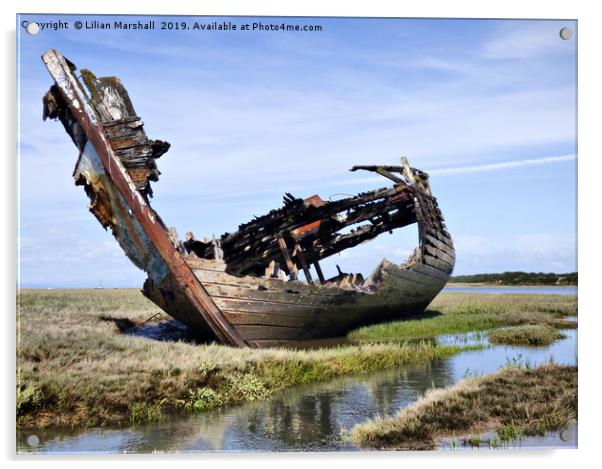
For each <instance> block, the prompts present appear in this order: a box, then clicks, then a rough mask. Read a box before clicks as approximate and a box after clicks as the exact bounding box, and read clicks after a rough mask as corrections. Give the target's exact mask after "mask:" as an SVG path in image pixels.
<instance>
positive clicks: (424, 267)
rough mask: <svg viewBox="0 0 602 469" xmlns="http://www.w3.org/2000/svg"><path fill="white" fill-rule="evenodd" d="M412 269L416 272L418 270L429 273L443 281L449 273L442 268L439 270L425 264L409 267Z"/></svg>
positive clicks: (447, 277) (425, 273) (446, 279)
mask: <svg viewBox="0 0 602 469" xmlns="http://www.w3.org/2000/svg"><path fill="white" fill-rule="evenodd" d="M411 269H412V270H414V271H416V272H420V273H421V274H424V275H429V276H431V277H435V278H437V279H440V280H442V281H443V282H447V281H448V280H449V274H448V273H447V272H444V271H442V270H439V269H437V268H435V267H432V266H430V265H426V264H416V265H413V266H412V267H411Z"/></svg>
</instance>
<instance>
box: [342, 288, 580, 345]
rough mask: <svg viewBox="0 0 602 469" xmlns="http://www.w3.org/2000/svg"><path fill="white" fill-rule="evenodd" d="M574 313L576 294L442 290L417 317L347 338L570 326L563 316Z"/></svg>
mask: <svg viewBox="0 0 602 469" xmlns="http://www.w3.org/2000/svg"><path fill="white" fill-rule="evenodd" d="M576 315H577V297H575V296H560V295H525V294H517V295H483V294H475V293H442V294H440V295H439V296H438V297H437V298H435V300H434V301H433V303H431V305H430V306H429V308H428V310H427V311H426V312H425V313H424V314H423V315H421V316H420V317H417V318H413V319H408V320H404V321H394V322H390V323H385V324H377V325H374V326H368V327H362V328H360V329H357V330H355V331H352V332H351V333H350V334H349V339H350V340H353V341H358V342H364V341H365V342H370V341H387V340H407V339H427V338H432V337H436V336H438V335H442V334H455V333H462V332H471V331H484V330H489V329H494V328H497V327H505V326H519V325H547V326H550V327H553V328H562V329H572V328H575V327H577V324H575V323H573V322H571V321H567V320H566V319H563V318H565V317H566V316H576Z"/></svg>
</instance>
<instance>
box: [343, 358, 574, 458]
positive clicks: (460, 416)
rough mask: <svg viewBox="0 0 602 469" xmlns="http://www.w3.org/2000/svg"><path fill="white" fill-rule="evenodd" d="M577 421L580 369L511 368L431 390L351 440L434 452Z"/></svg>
mask: <svg viewBox="0 0 602 469" xmlns="http://www.w3.org/2000/svg"><path fill="white" fill-rule="evenodd" d="M576 418H577V367H571V366H559V365H553V364H549V365H544V366H541V367H539V368H534V369H528V368H517V367H510V368H506V369H504V370H502V371H500V372H498V373H496V374H493V375H488V376H484V377H472V378H465V379H463V380H461V381H460V382H458V383H457V384H456V385H455V386H452V387H450V388H445V389H437V390H432V391H430V392H429V393H427V394H426V395H425V396H424V397H423V398H422V399H420V400H418V401H417V402H415V403H414V404H413V405H411V406H410V407H407V408H406V409H403V410H402V411H400V412H399V413H398V414H397V415H395V416H394V417H389V418H376V419H374V420H371V421H369V422H366V423H363V424H360V425H357V426H356V427H354V428H353V429H352V430H351V433H350V436H349V437H350V439H351V441H353V442H354V443H355V444H356V445H357V446H360V447H372V448H398V449H432V448H435V447H436V446H437V442H438V440H439V439H441V438H444V437H452V436H462V435H467V434H468V435H470V434H473V435H474V434H477V435H478V434H480V433H484V432H486V431H497V435H498V437H499V439H500V440H501V441H505V440H509V439H513V438H516V437H518V436H520V435H543V434H545V433H546V432H547V431H552V430H558V429H560V428H562V427H564V426H565V425H567V424H568V422H570V421H571V420H573V419H576Z"/></svg>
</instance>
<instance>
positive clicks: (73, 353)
mask: <svg viewBox="0 0 602 469" xmlns="http://www.w3.org/2000/svg"><path fill="white" fill-rule="evenodd" d="M18 304H19V310H18V312H19V318H18V319H19V321H18V338H17V371H18V376H17V419H18V421H17V424H18V425H19V426H20V427H21V428H26V427H44V426H49V425H60V426H91V425H107V424H120V423H127V422H149V421H156V420H160V419H162V418H163V417H164V416H165V415H167V414H170V413H177V412H194V411H203V410H206V409H209V408H212V407H217V406H224V405H231V404H237V403H242V402H245V401H252V400H257V399H264V398H267V397H269V396H271V395H272V394H274V393H275V392H278V391H280V390H282V389H284V388H286V387H288V386H293V385H297V384H304V383H310V382H316V381H321V380H328V379H331V378H334V377H337V376H342V375H349V374H358V373H366V372H369V371H373V370H379V369H384V368H389V367H395V366H399V365H403V364H410V363H418V362H423V361H428V360H432V359H435V358H444V357H447V356H450V355H452V354H454V353H457V352H459V351H460V350H462V348H459V347H434V346H432V345H428V344H419V345H415V346H409V345H403V346H400V345H396V344H375V345H360V346H346V347H339V348H331V349H318V350H285V349H263V350H253V349H251V350H249V349H246V350H242V349H235V348H231V347H225V346H221V345H194V344H191V343H186V342H181V341H179V342H173V341H172V342H161V341H157V340H152V339H148V338H145V337H135V336H131V335H124V334H122V333H120V328H124V327H131V326H132V325H136V324H141V323H142V322H144V321H146V320H147V319H148V318H149V317H150V316H152V315H154V314H156V313H159V312H160V311H159V309H158V308H157V307H155V306H154V305H153V304H152V303H151V302H150V301H148V300H146V299H145V298H144V297H143V296H142V295H141V294H140V292H139V291H138V290H22V291H21V292H20V295H19V298H18Z"/></svg>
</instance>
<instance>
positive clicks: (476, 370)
mask: <svg viewBox="0 0 602 469" xmlns="http://www.w3.org/2000/svg"><path fill="white" fill-rule="evenodd" d="M563 333H564V334H565V335H566V338H565V339H563V340H561V341H558V342H556V343H555V344H552V345H551V346H548V347H536V348H533V347H513V346H489V345H488V342H487V336H486V334H472V335H470V334H468V335H457V336H445V337H440V338H438V341H439V342H445V343H461V344H464V343H467V342H468V343H478V342H480V343H483V344H485V345H486V347H485V349H483V350H479V351H471V352H464V353H461V354H459V355H456V356H454V357H451V358H449V359H445V360H435V361H433V362H430V363H426V364H422V365H419V366H408V367H402V368H398V369H394V370H387V371H383V372H379V373H374V374H371V375H367V376H359V377H348V378H341V379H337V380H334V381H330V382H328V383H323V384H314V385H307V386H302V387H297V388H293V389H289V390H285V391H284V392H282V393H281V394H280V395H278V396H276V397H275V398H273V399H271V400H268V401H261V402H255V403H249V404H245V405H242V406H239V407H230V408H227V409H221V410H220V409H216V410H214V411H211V412H206V413H204V414H200V415H196V416H192V417H188V418H178V419H171V420H166V421H164V422H160V423H158V424H153V425H148V426H138V427H131V428H127V429H107V430H101V429H93V430H87V431H85V432H80V433H69V432H57V431H56V430H52V431H39V432H36V435H37V436H38V438H39V440H40V443H39V445H37V446H36V447H33V448H32V447H30V446H28V445H27V437H28V436H30V435H31V432H21V433H19V434H18V436H17V446H18V450H19V451H21V452H29V451H40V452H69V453H81V452H134V453H140V452H143V453H146V452H152V451H165V452H172V451H212V450H213V451H215V450H218V451H330V450H353V449H354V448H352V447H349V446H348V445H347V444H346V443H345V441H344V439H343V438H341V432H342V431H343V430H345V429H350V428H351V427H353V426H354V425H355V424H357V423H359V422H362V421H365V420H367V419H369V418H372V417H374V416H375V415H391V414H393V413H395V412H396V411H398V410H399V409H401V408H403V407H405V406H407V405H408V404H410V403H412V402H413V401H414V400H416V399H417V398H418V397H419V396H420V395H421V394H423V393H424V392H425V391H427V390H428V389H430V388H432V387H442V386H449V385H451V384H453V383H455V382H456V381H458V380H459V379H461V378H462V377H463V376H465V375H466V374H483V373H491V372H494V371H496V370H498V369H499V368H500V366H504V365H506V364H507V363H509V362H513V361H514V362H519V361H523V362H528V363H529V364H531V365H534V366H535V365H538V364H540V363H544V362H547V361H549V360H550V359H553V360H554V361H556V362H557V363H563V364H576V363H577V355H576V354H577V347H576V338H577V335H576V331H575V330H566V331H563Z"/></svg>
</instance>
